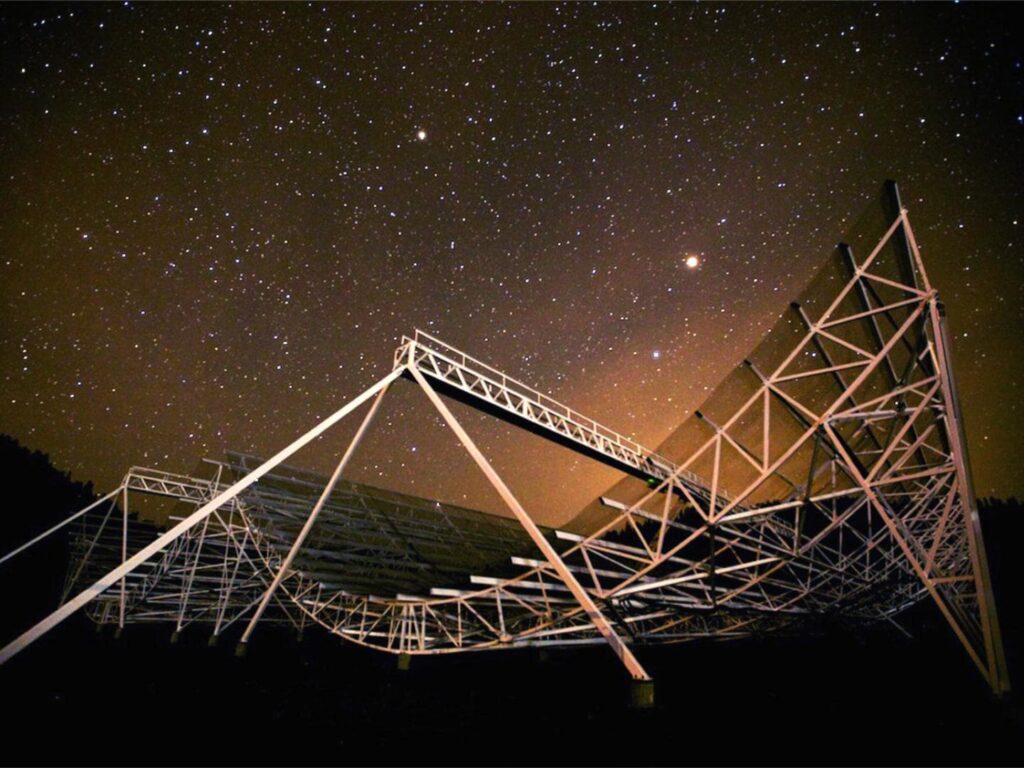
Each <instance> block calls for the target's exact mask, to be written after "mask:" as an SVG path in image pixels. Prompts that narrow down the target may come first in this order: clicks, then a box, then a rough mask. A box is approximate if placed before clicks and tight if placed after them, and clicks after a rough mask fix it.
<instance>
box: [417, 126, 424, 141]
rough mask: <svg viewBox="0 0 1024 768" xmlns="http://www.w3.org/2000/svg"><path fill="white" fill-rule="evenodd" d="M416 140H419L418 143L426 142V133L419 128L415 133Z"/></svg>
mask: <svg viewBox="0 0 1024 768" xmlns="http://www.w3.org/2000/svg"><path fill="white" fill-rule="evenodd" d="M416 138H417V139H419V140H420V141H426V140H427V132H426V131H424V130H423V129H422V128H421V129H420V130H418V131H416Z"/></svg>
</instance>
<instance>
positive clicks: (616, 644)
mask: <svg viewBox="0 0 1024 768" xmlns="http://www.w3.org/2000/svg"><path fill="white" fill-rule="evenodd" d="M409 371H410V372H411V373H412V376H413V378H415V379H416V381H417V382H418V383H419V385H420V387H422V388H423V391H424V392H425V393H426V395H427V397H428V398H430V402H432V403H433V404H434V407H435V408H437V410H438V411H439V412H440V413H441V416H442V417H443V418H444V420H445V422H447V424H448V426H449V427H451V429H452V431H453V432H455V434H456V435H457V436H458V438H459V441H460V442H461V443H462V444H463V446H465V448H466V450H467V451H468V452H469V455H470V456H472V457H473V460H474V461H475V462H476V463H477V466H479V467H480V469H481V470H482V471H483V473H484V475H486V476H487V479H488V480H489V481H490V482H491V485H493V486H494V489H495V490H496V491H497V492H498V494H499V495H500V496H501V498H502V500H503V501H504V502H505V503H506V504H507V505H508V507H509V509H511V510H512V513H513V514H514V515H515V516H516V519H518V520H519V523H520V524H521V525H522V526H523V528H525V529H526V532H527V533H528V534H529V535H530V538H531V539H533V542H534V544H536V545H537V548H538V549H540V551H541V552H542V553H543V554H544V557H545V559H547V561H548V562H549V563H550V564H551V567H552V568H554V569H555V572H556V573H557V574H558V576H559V578H560V579H561V580H562V581H563V582H564V583H565V586H566V587H568V588H569V591H570V592H572V595H573V597H575V598H576V600H577V602H579V604H580V605H581V606H582V607H583V610H584V611H586V614H587V617H588V618H589V619H590V621H591V622H592V623H593V625H594V626H595V627H596V628H597V631H598V632H600V633H601V636H602V637H604V639H605V640H607V641H608V645H610V646H611V648H612V651H614V652H615V655H616V656H618V657H619V659H620V660H621V661H622V663H623V665H625V667H626V669H627V670H628V671H629V674H630V675H632V677H633V679H634V680H647V681H649V680H650V679H651V676H650V675H648V674H647V671H646V670H645V669H644V668H643V667H642V666H641V665H640V662H639V661H638V660H637V658H636V657H635V656H634V655H633V652H632V651H630V650H629V647H628V646H627V645H626V644H625V642H623V640H622V638H621V637H619V635H618V634H617V633H616V632H615V629H614V628H613V627H612V625H611V623H610V622H609V621H608V619H607V618H605V616H604V614H602V613H601V611H600V609H598V607H597V604H596V603H595V602H594V601H593V599H592V598H591V597H590V595H589V593H588V592H587V591H586V590H585V589H584V588H583V586H582V585H581V584H580V583H579V581H577V580H576V577H575V576H574V575H573V573H572V571H570V570H569V568H568V567H566V565H565V563H564V562H562V558H561V557H559V556H558V553H557V552H556V551H555V549H554V547H552V546H551V544H550V543H548V540H547V539H545V538H544V534H543V533H541V531H540V528H538V527H537V524H536V523H534V522H533V520H532V519H531V518H530V516H529V515H528V514H527V513H526V510H525V509H523V507H522V505H521V504H520V503H519V501H518V499H516V497H515V496H513V495H512V492H511V491H510V490H509V488H508V486H506V485H505V482H504V481H503V480H502V479H501V477H500V476H499V475H498V473H497V472H495V471H494V468H493V467H492V466H491V465H490V462H488V461H487V459H486V458H485V457H484V455H483V454H482V453H481V452H480V449H479V448H477V447H476V444H475V443H474V442H473V440H472V439H471V438H470V437H469V435H468V434H467V433H466V431H465V430H464V429H463V428H462V425H461V424H460V423H459V422H458V421H457V420H456V418H455V416H454V415H453V414H452V412H451V411H450V410H448V407H447V406H446V405H445V404H444V402H443V401H442V400H441V397H440V396H439V395H438V394H437V392H435V391H434V389H433V387H431V386H430V384H428V383H427V380H426V379H425V378H424V377H423V374H422V373H420V372H419V371H418V370H417V369H416V368H415V367H412V366H410V367H409Z"/></svg>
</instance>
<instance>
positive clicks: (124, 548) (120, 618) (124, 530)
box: [117, 480, 128, 631]
mask: <svg viewBox="0 0 1024 768" xmlns="http://www.w3.org/2000/svg"><path fill="white" fill-rule="evenodd" d="M121 505H122V506H123V507H124V509H123V510H122V514H121V562H122V563H123V562H124V561H125V560H127V559H128V481H127V480H126V481H125V484H124V492H123V493H122V495H121ZM127 581H128V574H127V573H126V574H125V575H124V576H122V577H121V599H120V601H119V603H120V604H119V606H118V613H117V629H118V631H124V608H125V602H126V600H127V595H126V587H127Z"/></svg>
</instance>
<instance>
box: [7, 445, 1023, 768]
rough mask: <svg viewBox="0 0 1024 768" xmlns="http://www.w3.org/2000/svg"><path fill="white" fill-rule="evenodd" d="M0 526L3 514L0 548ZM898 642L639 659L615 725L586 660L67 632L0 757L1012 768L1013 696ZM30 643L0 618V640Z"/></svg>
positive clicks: (52, 641) (928, 627)
mask: <svg viewBox="0 0 1024 768" xmlns="http://www.w3.org/2000/svg"><path fill="white" fill-rule="evenodd" d="M0 447H2V448H3V449H4V455H3V456H2V457H0V458H2V459H4V461H0V467H2V469H3V474H5V475H6V474H7V473H9V472H16V473H18V474H19V476H20V477H21V478H22V479H23V480H24V479H25V478H26V477H29V478H32V479H34V480H35V481H38V482H42V481H44V480H45V481H46V483H47V484H48V487H49V488H50V489H51V492H52V491H53V489H54V488H55V487H59V486H61V484H62V483H64V484H67V485H68V487H69V488H71V486H73V484H70V483H68V480H67V478H66V476H64V475H60V474H59V473H57V474H56V475H54V476H52V477H51V476H49V475H47V473H46V471H44V469H43V468H42V464H39V466H38V467H37V469H36V472H35V474H32V473H30V472H28V471H27V470H25V469H24V468H19V467H16V466H14V465H13V464H12V462H14V464H17V457H18V455H21V454H18V453H17V452H16V451H13V449H12V448H11V446H10V445H9V444H5V445H4V446H0ZM12 456H13V457H14V458H13V459H12ZM35 456H36V457H38V456H39V455H38V454H36V455H35ZM38 463H39V462H38V461H37V464H38ZM47 466H48V462H47ZM50 471H51V472H52V470H50ZM7 479H10V478H7ZM22 485H23V486H25V485H31V483H23V484H22ZM71 490H73V488H71ZM80 490H81V489H80V488H79V491H80ZM51 495H52V493H51ZM67 495H68V503H71V502H72V498H73V497H74V494H72V493H71V491H70V490H69V491H68V494H67ZM55 503H56V502H55ZM18 508H19V505H18V504H17V503H16V502H13V503H11V506H10V507H9V508H8V509H6V510H4V519H5V526H4V527H5V528H6V527H7V525H6V522H7V521H9V520H10V517H9V515H11V514H13V513H14V512H15V511H17V509H18ZM1021 512H1022V511H1021V507H1020V505H1019V504H1007V503H1000V504H997V505H994V506H990V507H988V508H987V509H986V510H985V513H984V517H983V520H984V522H985V525H986V535H987V538H988V540H989V547H990V550H991V553H990V555H991V559H992V563H993V570H994V579H995V583H996V588H997V590H998V591H997V598H998V599H999V601H1000V603H999V606H1000V610H1001V619H1002V621H1003V624H1004V631H1005V634H1006V639H1007V644H1008V650H1009V653H1010V671H1011V675H1012V676H1013V678H1014V682H1015V683H1016V686H1017V688H1018V689H1020V688H1021V687H1022V686H1024V680H1022V678H1021V675H1020V670H1021V669H1024V667H1022V666H1021V665H1022V664H1024V656H1022V654H1021V652H1020V651H1021V649H1022V647H1024V645H1022V643H1021V637H1022V634H1024V633H1022V615H1024V611H1022V610H1021V608H1020V606H1021V602H1020V597H1021V589H1020V585H1019V581H1020V580H1019V578H1015V577H1014V574H1013V573H1012V571H1011V568H1012V566H1013V562H1012V553H1013V547H1014V545H1015V542H1017V541H1020V540H1021V536H1020V534H1021V533H1022V532H1024V525H1022V522H1024V514H1022V513H1021ZM3 538H4V539H5V540H4V541H3V542H2V543H3V545H4V546H3V547H2V549H3V551H4V552H6V551H8V550H9V549H10V548H11V547H10V546H8V543H7V541H6V536H5V537H3ZM52 557H53V558H54V559H57V558H58V557H59V553H57V554H53V555H52ZM51 562H53V560H51ZM7 565H10V564H7ZM58 567H62V566H58ZM0 568H3V570H2V571H0V584H2V585H3V587H2V592H0V594H3V595H4V596H5V597H6V598H7V599H8V601H9V602H10V603H11V604H14V605H15V608H17V607H18V605H17V603H18V602H19V601H18V598H17V595H18V594H19V591H18V590H19V588H20V587H22V586H24V585H25V584H28V583H29V582H27V581H25V580H24V579H25V574H24V572H20V573H19V572H17V571H15V572H12V569H10V568H8V567H7V566H0ZM12 575H13V577H14V581H13V582H12ZM20 613H21V611H20V610H14V611H13V613H11V612H9V613H8V616H12V615H18V614H20ZM904 623H905V625H906V626H907V627H908V628H909V629H910V630H911V632H912V633H913V635H914V637H915V639H914V640H907V639H906V638H903V637H902V636H900V635H899V634H898V633H897V632H896V631H895V630H893V629H886V628H879V629H878V630H877V631H873V632H869V633H867V634H861V635H857V636H854V635H849V634H843V633H841V632H837V631H834V630H833V631H831V632H828V633H826V634H825V635H823V636H822V637H817V638H801V639H771V640H756V641H744V642H735V641H734V642H729V643H714V642H700V643H690V644H687V645H679V646H674V647H664V648H650V649H640V651H639V655H640V658H641V660H642V661H643V662H644V664H645V665H647V667H648V669H649V670H650V671H651V672H652V674H653V675H654V677H655V679H656V680H657V699H658V704H657V707H656V708H655V709H654V710H652V711H632V710H630V709H628V708H627V707H626V703H627V701H628V683H627V680H626V679H625V677H624V673H623V672H622V671H621V668H620V666H619V664H618V662H617V661H616V660H615V659H614V657H613V656H612V655H611V653H610V652H609V651H608V650H607V649H605V648H600V647H594V648H586V649H576V650H568V651H553V652H550V653H549V654H548V655H547V656H546V657H545V656H542V655H541V654H540V653H538V652H536V651H532V650H524V651H511V652H500V653H487V654H467V655H460V656H449V657H441V658H424V659H419V658H417V659H414V660H413V663H412V668H411V669H410V670H409V671H406V672H402V671H399V670H397V669H396V665H395V659H394V657H391V656H388V655H384V654H380V653H377V652H373V651H367V650H363V649H361V648H358V647H355V646H352V645H349V644H345V643H343V642H341V641H339V640H337V639H336V638H332V637H329V636H326V635H325V634H324V633H322V632H314V631H310V632H308V633H307V635H306V637H305V639H304V640H303V642H301V643H300V642H296V640H295V639H294V635H293V634H292V633H291V632H284V631H279V630H275V629H273V628H271V627H260V629H259V630H258V634H257V635H256V636H255V637H254V640H253V643H252V644H251V645H252V647H251V648H250V652H249V655H248V656H247V657H246V658H241V659H239V658H235V657H234V645H233V643H234V640H235V639H236V638H235V636H234V635H230V633H229V637H228V638H226V640H228V642H225V643H223V644H222V645H221V646H219V647H216V648H209V647H207V644H206V643H207V638H208V635H207V634H205V633H204V632H203V631H202V630H201V629H199V628H196V629H194V630H191V631H189V630H186V632H185V633H184V634H183V636H182V638H181V641H180V642H179V643H177V644H174V645H172V644H171V643H170V642H169V640H170V631H169V629H167V628H165V627H163V626H159V627H129V628H128V630H127V632H126V634H125V636H124V638H123V639H120V640H116V639H114V636H113V632H112V630H111V629H110V628H106V629H105V630H104V631H103V632H99V633H98V632H96V631H95V630H94V628H93V627H92V625H90V624H89V623H88V621H86V620H85V619H84V618H83V617H80V616H79V617H75V618H74V619H72V620H70V621H69V622H67V623H66V624H65V625H64V626H62V627H61V628H59V629H58V630H56V631H54V632H53V633H51V634H50V635H48V636H47V637H45V638H43V639H42V640H41V641H39V642H38V643H36V644H35V645H34V646H33V647H32V648H30V649H29V650H27V651H26V652H24V653H23V654H21V655H20V656H18V657H17V658H15V659H14V660H13V661H11V662H10V663H9V664H7V665H6V666H5V667H3V668H0V691H2V692H3V694H4V707H3V708H2V710H0V743H2V745H3V746H2V752H0V754H2V755H3V758H2V761H3V763H6V764H45V763H73V764H103V765H120V764H131V765H137V764H149V763H157V764H168V763H215V764H220V763H228V764H254V763H255V764H265V763H284V764H296V763H297V764H322V763H332V764H391V763H415V764H507V763H527V764H534V763H542V764H609V763H618V764H630V765H634V764H635V765H643V764H733V763H756V764H807V765H810V764H814V765H819V764H849V763H858V764H928V765H934V764H966V765H978V764H1020V763H1022V762H1024V707H1022V705H1021V698H1020V695H1019V694H1011V696H1010V697H1009V698H1007V699H1006V700H1003V701H997V700H995V699H993V698H992V696H991V695H990V694H989V692H988V689H987V687H986V685H985V683H984V682H983V680H982V678H981V677H980V675H979V674H978V673H977V672H976V671H975V670H974V668H973V666H972V665H971V663H970V662H969V660H968V659H967V656H966V654H965V653H963V651H962V650H961V649H960V648H959V646H958V645H957V644H956V641H955V639H954V637H953V635H952V633H951V632H950V631H949V630H948V629H947V628H946V627H945V626H944V624H943V623H942V619H941V617H939V616H938V613H937V611H935V610H934V609H932V608H931V606H930V605H922V606H921V607H920V608H919V609H917V610H915V612H914V614H913V615H911V616H908V617H906V619H905V621H904ZM26 626H27V624H26V623H24V622H23V620H22V619H19V621H18V622H17V623H16V624H15V623H14V622H11V623H8V621H6V620H5V621H4V622H3V627H2V634H3V635H4V639H6V638H9V637H11V636H12V635H13V634H15V633H16V631H20V630H21V629H23V628H25V627H26ZM236 631H237V629H236Z"/></svg>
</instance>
